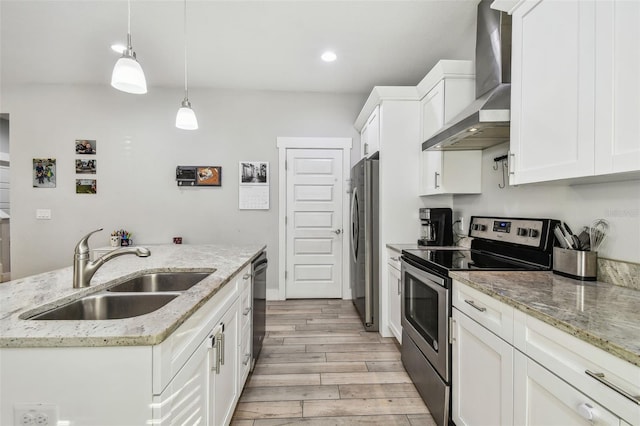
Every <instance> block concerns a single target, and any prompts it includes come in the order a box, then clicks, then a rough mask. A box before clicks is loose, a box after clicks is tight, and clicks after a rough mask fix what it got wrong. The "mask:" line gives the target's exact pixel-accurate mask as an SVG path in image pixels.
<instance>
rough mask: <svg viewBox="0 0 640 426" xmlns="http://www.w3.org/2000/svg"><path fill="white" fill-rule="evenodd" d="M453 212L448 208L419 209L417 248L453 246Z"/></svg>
mask: <svg viewBox="0 0 640 426" xmlns="http://www.w3.org/2000/svg"><path fill="white" fill-rule="evenodd" d="M452 220H453V211H452V210H451V209H450V208H435V209H427V208H423V209H420V221H421V222H422V225H421V227H420V238H419V239H418V245H419V246H451V245H453V223H452Z"/></svg>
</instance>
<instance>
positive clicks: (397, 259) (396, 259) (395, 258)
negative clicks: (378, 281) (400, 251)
mask: <svg viewBox="0 0 640 426" xmlns="http://www.w3.org/2000/svg"><path fill="white" fill-rule="evenodd" d="M390 259H391V260H393V261H394V262H397V261H399V260H400V259H399V258H397V257H392V258H390Z"/></svg>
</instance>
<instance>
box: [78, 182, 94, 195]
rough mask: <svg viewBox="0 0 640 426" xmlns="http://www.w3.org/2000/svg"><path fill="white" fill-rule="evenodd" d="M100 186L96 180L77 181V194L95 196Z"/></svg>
mask: <svg viewBox="0 0 640 426" xmlns="http://www.w3.org/2000/svg"><path fill="white" fill-rule="evenodd" d="M97 192H98V185H97V182H96V180H95V179H76V194H95V193H97Z"/></svg>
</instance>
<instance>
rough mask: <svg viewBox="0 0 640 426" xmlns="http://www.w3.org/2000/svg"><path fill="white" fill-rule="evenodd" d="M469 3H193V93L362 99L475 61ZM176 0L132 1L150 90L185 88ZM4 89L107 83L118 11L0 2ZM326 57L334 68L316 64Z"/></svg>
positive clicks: (119, 26) (86, 4) (73, 1)
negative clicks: (442, 62) (441, 64)
mask: <svg viewBox="0 0 640 426" xmlns="http://www.w3.org/2000/svg"><path fill="white" fill-rule="evenodd" d="M477 3H478V1H477V0H422V1H419V0H414V1H401V0H388V1H376V0H359V1H348V0H322V1H317V0H289V1H276V0H261V1H244V0H227V1H222V0H189V1H188V3H187V13H188V53H189V57H188V63H189V88H190V89H194V88H197V87H215V88H234V89H262V90H292V91H315V92H336V93H368V92H369V91H370V90H371V88H372V87H373V86H378V85H380V86H390V85H415V84H416V83H418V82H419V81H420V80H421V79H422V77H423V76H424V75H425V74H426V72H427V71H428V70H429V69H430V68H431V67H432V66H433V65H434V64H435V63H436V62H437V61H438V60H439V59H473V56H474V54H473V51H474V44H475V19H476V5H477ZM183 5H184V3H183V2H182V1H181V0H155V1H148V0H132V2H131V11H132V17H131V33H132V39H133V48H134V50H135V51H136V53H137V56H138V60H139V62H140V63H141V64H142V67H143V69H144V71H145V74H146V77H147V84H148V86H149V90H153V88H154V87H182V85H183V82H184V59H183V58H184V51H183V46H184V45H183V43H184V38H183V7H184V6H183ZM0 19H1V26H0V28H1V32H0V37H1V40H0V41H1V45H0V49H1V61H2V62H1V67H2V74H1V78H2V80H1V84H2V85H11V84H23V83H34V82H37V83H74V84H109V81H110V78H111V71H112V69H113V65H114V64H115V62H116V60H117V58H118V56H119V55H118V54H116V53H115V52H113V51H112V50H111V49H110V45H111V44H113V43H115V42H121V43H124V42H125V39H126V33H127V26H126V24H127V3H126V1H123V0H103V1H89V0H66V1H63V0H39V1H36V0H1V1H0ZM329 48H330V49H333V50H335V52H336V53H337V55H338V60H337V61H336V62H334V63H324V62H322V61H321V60H320V54H321V53H322V52H323V51H324V50H325V49H329Z"/></svg>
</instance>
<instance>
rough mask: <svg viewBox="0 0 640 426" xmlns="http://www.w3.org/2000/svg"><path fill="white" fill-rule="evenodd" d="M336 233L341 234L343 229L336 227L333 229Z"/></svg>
mask: <svg viewBox="0 0 640 426" xmlns="http://www.w3.org/2000/svg"><path fill="white" fill-rule="evenodd" d="M333 232H334V233H335V234H336V235H340V234H342V229H336V230H335V231H333Z"/></svg>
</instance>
